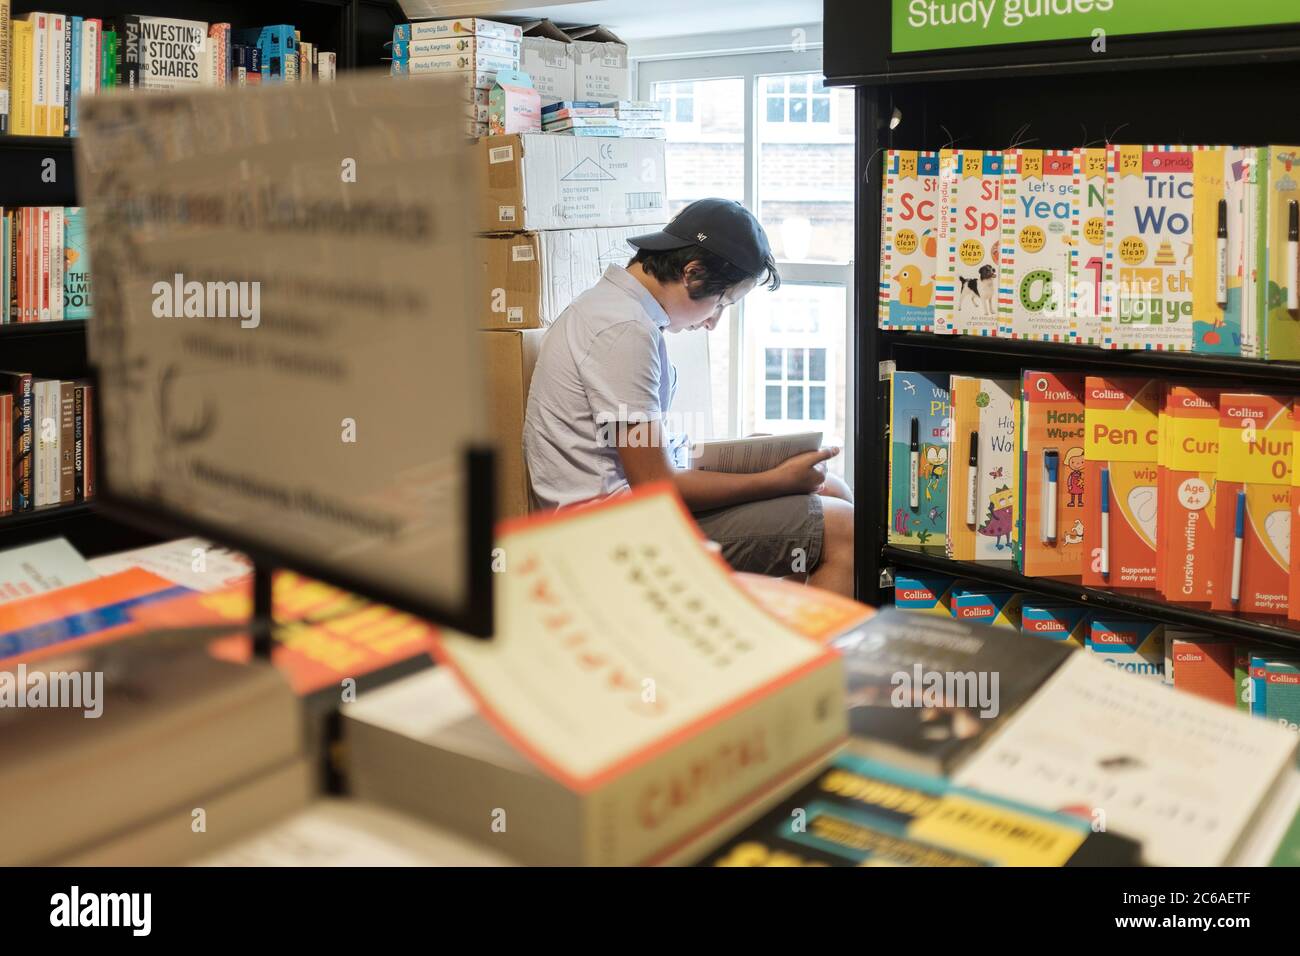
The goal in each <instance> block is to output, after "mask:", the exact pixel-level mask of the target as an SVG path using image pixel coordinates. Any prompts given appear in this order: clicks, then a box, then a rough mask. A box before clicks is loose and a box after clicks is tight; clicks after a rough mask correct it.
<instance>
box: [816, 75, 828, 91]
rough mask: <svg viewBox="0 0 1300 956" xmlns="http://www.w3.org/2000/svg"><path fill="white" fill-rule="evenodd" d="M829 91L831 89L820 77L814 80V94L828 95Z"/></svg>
mask: <svg viewBox="0 0 1300 956" xmlns="http://www.w3.org/2000/svg"><path fill="white" fill-rule="evenodd" d="M829 89H830V88H829V87H828V86H827V85H826V81H825V80H823V79H822V78H821V77H820V76H818V77H814V78H813V85H812V91H813V92H814V93H826V92H828V91H829Z"/></svg>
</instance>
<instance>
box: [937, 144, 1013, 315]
mask: <svg viewBox="0 0 1300 956" xmlns="http://www.w3.org/2000/svg"><path fill="white" fill-rule="evenodd" d="M939 197H940V201H941V202H943V204H944V212H943V213H942V214H941V215H940V218H939V265H938V270H939V278H938V280H937V282H936V286H935V289H936V293H937V299H936V301H935V323H934V330H935V331H936V332H942V333H947V334H956V335H985V336H996V335H997V334H998V321H999V313H998V289H999V278H998V258H999V253H1000V246H1001V241H1002V153H1001V152H1000V151H997V150H981V149H944V150H940V152H939Z"/></svg>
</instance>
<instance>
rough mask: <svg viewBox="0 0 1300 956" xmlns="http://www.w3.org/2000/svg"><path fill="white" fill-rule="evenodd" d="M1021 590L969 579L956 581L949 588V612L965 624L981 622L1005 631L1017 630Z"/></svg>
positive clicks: (1018, 628)
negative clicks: (994, 586)
mask: <svg viewBox="0 0 1300 956" xmlns="http://www.w3.org/2000/svg"><path fill="white" fill-rule="evenodd" d="M1024 600H1025V594H1024V592H1023V591H1013V590H1011V589H1009V588H989V587H985V586H983V585H980V584H977V583H975V582H973V581H958V582H957V583H956V584H954V585H953V589H952V616H953V617H954V618H955V619H956V620H958V621H965V622H966V623H967V624H985V625H988V626H989V627H1000V628H1004V629H1005V630H1008V631H1019V630H1020V608H1021V605H1022V604H1023V603H1024Z"/></svg>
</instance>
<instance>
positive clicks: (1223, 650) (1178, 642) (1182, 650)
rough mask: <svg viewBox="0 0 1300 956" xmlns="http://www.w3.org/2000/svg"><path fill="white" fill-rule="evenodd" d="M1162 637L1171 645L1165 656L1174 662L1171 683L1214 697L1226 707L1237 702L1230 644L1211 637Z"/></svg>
mask: <svg viewBox="0 0 1300 956" xmlns="http://www.w3.org/2000/svg"><path fill="white" fill-rule="evenodd" d="M1165 637H1166V639H1167V640H1169V643H1170V644H1171V645H1172V647H1171V649H1170V651H1169V656H1170V658H1171V659H1172V660H1173V662H1174V687H1176V688H1178V690H1183V691H1187V692H1188V693H1190V694H1196V695H1197V696H1198V697H1204V698H1205V699H1206V700H1213V701H1217V702H1218V703H1220V704H1223V705H1225V706H1227V707H1235V706H1236V705H1237V688H1236V683H1235V681H1234V680H1233V650H1234V648H1233V644H1232V642H1231V641H1225V640H1220V639H1218V638H1213V637H1199V638H1196V639H1182V638H1173V639H1170V638H1171V634H1169V633H1166V635H1165Z"/></svg>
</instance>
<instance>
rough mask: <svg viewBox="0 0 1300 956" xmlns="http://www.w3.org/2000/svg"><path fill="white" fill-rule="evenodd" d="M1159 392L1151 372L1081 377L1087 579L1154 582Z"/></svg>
mask: <svg viewBox="0 0 1300 956" xmlns="http://www.w3.org/2000/svg"><path fill="white" fill-rule="evenodd" d="M1160 396H1161V385H1160V382H1159V381H1156V380H1153V379H1136V378H1103V377H1101V376H1097V375H1089V376H1088V377H1087V379H1086V380H1085V381H1084V405H1085V409H1086V410H1085V413H1084V415H1085V422H1086V429H1087V431H1086V437H1085V441H1084V459H1085V462H1086V465H1085V470H1084V476H1083V484H1084V487H1085V488H1087V489H1088V496H1087V504H1086V506H1085V508H1084V528H1085V529H1086V530H1085V532H1084V534H1085V537H1086V539H1087V551H1088V554H1087V555H1086V557H1085V560H1084V562H1083V583H1084V584H1087V585H1091V586H1093V587H1109V588H1151V587H1154V586H1155V583H1156V515H1157V507H1158V498H1157V492H1156V479H1157V477H1158V476H1159V472H1158V469H1157V464H1156V463H1157V459H1158V448H1159V424H1160Z"/></svg>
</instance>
